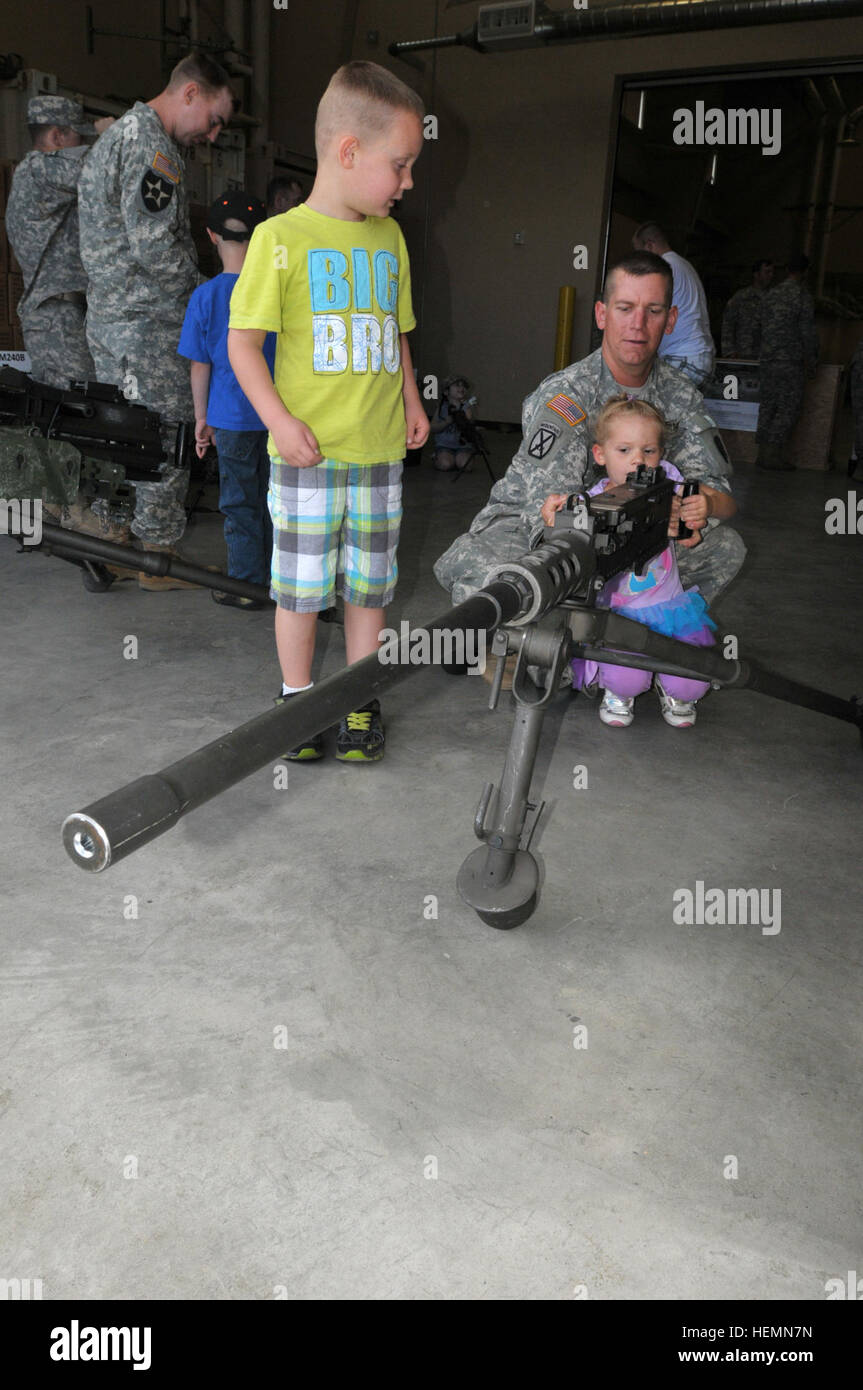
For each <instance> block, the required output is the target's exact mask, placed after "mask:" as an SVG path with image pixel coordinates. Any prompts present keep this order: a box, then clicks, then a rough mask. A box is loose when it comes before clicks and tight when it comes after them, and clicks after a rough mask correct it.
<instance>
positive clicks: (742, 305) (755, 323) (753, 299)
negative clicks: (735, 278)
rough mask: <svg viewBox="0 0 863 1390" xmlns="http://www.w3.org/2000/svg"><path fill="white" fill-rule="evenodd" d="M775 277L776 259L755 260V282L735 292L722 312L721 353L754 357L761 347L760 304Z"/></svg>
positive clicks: (753, 271) (731, 355)
mask: <svg viewBox="0 0 863 1390" xmlns="http://www.w3.org/2000/svg"><path fill="white" fill-rule="evenodd" d="M772 281H773V262H772V261H764V260H762V261H756V262H755V264H754V265H753V267H752V284H751V285H745V286H744V287H743V289H742V290H738V291H737V293H736V294H733V295H732V296H731V298H730V299H729V301H728V303H727V304H726V306H725V313H724V314H723V315H722V356H723V357H743V358H750V359H755V358H757V357H758V356H759V355H760V351H761V305H762V302H763V300H764V295H765V293H766V292H767V290H768V289H769V288H770V285H771V283H772Z"/></svg>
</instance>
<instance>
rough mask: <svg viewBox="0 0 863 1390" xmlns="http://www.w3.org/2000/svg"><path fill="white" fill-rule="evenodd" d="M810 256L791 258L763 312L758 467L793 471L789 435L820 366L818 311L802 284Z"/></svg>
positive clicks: (766, 301) (765, 298)
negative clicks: (784, 275) (804, 393)
mask: <svg viewBox="0 0 863 1390" xmlns="http://www.w3.org/2000/svg"><path fill="white" fill-rule="evenodd" d="M808 269H809V257H808V256H804V255H798V256H792V258H791V260H790V261H789V262H788V274H787V276H786V277H785V279H784V280H783V281H782V283H781V285H775V286H774V287H773V289H771V290H768V291H767V293H766V294H765V296H764V301H763V304H762V307H761V400H760V405H759V409H758V431H757V434H756V439H757V441H758V457H757V459H756V460H755V464H756V467H758V468H769V469H774V470H775V469H780V470H782V471H783V472H790V471H791V470H792V469H793V468H794V467H795V465H794V464H793V463H792V462H791V461H790V459H789V458H788V445H789V442H790V439H791V432H792V430H793V429H794V426H795V424H796V423H797V417H798V415H799V414H800V409H801V407H802V405H803V389H804V387H805V385H806V377H807V376H809V377H814V375H815V368H816V366H817V363H818V335H817V333H816V332H815V306H814V304H813V302H812V296H811V294H810V293H809V291H808V290H807V288H806V286H805V285H804V283H803V281H804V279H805V278H806V271H807V270H808Z"/></svg>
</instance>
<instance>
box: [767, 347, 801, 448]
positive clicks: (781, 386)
mask: <svg viewBox="0 0 863 1390" xmlns="http://www.w3.org/2000/svg"><path fill="white" fill-rule="evenodd" d="M805 385H806V370H805V368H804V366H803V364H802V363H800V362H783V361H781V360H778V359H777V360H774V361H765V360H763V359H762V362H761V369H760V404H759V406H758V431H757V435H756V438H757V440H758V444H759V446H762V445H764V444H767V445H768V446H770V445H785V444H787V443H788V440H789V438H790V436H791V431H792V430H793V429H794V426H795V424H796V423H797V417H798V415H799V414H800V409H801V406H802V405H803V390H804V387H805Z"/></svg>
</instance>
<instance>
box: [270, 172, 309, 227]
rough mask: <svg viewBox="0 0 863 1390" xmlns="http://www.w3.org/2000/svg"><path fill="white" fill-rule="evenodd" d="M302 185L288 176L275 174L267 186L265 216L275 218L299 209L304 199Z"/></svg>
mask: <svg viewBox="0 0 863 1390" xmlns="http://www.w3.org/2000/svg"><path fill="white" fill-rule="evenodd" d="M305 196H306V195H305V193H304V192H303V185H302V184H301V183H300V181H299V179H295V178H294V177H293V176H292V175H290V174H276V175H275V177H274V178H272V179H270V182H269V183H268V184H267V198H266V203H267V216H268V217H277V216H278V214H279V213H280V212H290V210H291V208H296V207H299V205H300V203H301V202H303V200H304V198H305Z"/></svg>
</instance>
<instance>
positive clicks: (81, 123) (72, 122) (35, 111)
mask: <svg viewBox="0 0 863 1390" xmlns="http://www.w3.org/2000/svg"><path fill="white" fill-rule="evenodd" d="M27 124H28V125H59V126H68V127H69V128H70V129H71V130H77V132H78V134H79V135H95V134H96V128H95V126H93V125H90V124H88V123H87V122H86V121H85V120H84V111H83V108H82V107H81V104H80V102H77V101H72V99H71V98H70V97H51V96H45V97H31V98H30V100H29V101H28V103H27Z"/></svg>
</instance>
